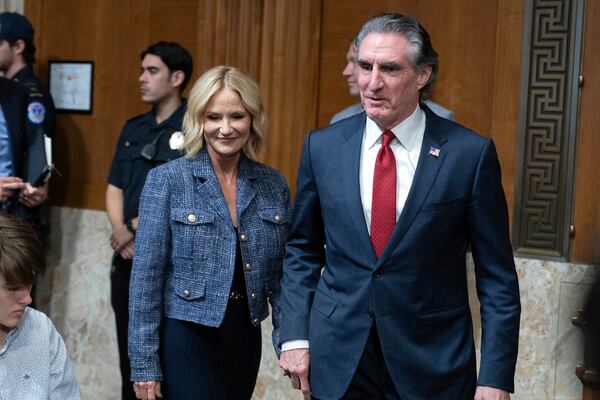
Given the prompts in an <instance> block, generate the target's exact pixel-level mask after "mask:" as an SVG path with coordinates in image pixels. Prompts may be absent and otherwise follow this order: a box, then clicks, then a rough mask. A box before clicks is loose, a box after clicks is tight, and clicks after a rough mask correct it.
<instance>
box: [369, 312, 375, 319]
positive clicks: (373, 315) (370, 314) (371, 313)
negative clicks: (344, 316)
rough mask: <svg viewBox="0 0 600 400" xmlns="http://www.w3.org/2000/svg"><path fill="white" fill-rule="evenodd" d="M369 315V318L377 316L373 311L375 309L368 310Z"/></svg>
mask: <svg viewBox="0 0 600 400" xmlns="http://www.w3.org/2000/svg"><path fill="white" fill-rule="evenodd" d="M367 317H369V319H373V317H375V314H374V313H373V311H370V310H369V311H367Z"/></svg>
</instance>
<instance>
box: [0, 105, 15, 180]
mask: <svg viewBox="0 0 600 400" xmlns="http://www.w3.org/2000/svg"><path fill="white" fill-rule="evenodd" d="M12 175H13V169H12V151H11V148H10V136H9V135H8V125H7V124H6V118H5V117H4V112H3V111H2V105H0V176H12Z"/></svg>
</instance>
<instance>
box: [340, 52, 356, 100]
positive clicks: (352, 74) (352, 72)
mask: <svg viewBox="0 0 600 400" xmlns="http://www.w3.org/2000/svg"><path fill="white" fill-rule="evenodd" d="M355 56H356V52H355V51H354V43H351V44H350V47H349V48H348V52H347V53H346V61H347V63H346V67H345V68H344V70H343V71H342V75H344V76H345V77H346V80H347V81H348V90H349V91H350V96H352V97H357V96H358V95H359V94H360V91H359V90H358V82H357V79H356V60H355Z"/></svg>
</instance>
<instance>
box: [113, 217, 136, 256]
mask: <svg viewBox="0 0 600 400" xmlns="http://www.w3.org/2000/svg"><path fill="white" fill-rule="evenodd" d="M133 239H134V236H133V233H131V232H129V231H128V230H127V227H126V226H125V225H121V226H118V227H117V228H115V229H113V231H112V233H111V235H110V246H111V247H112V248H113V250H114V251H117V252H119V251H121V249H122V248H123V247H125V246H127V245H128V244H129V242H132V241H133ZM130 258H131V257H130Z"/></svg>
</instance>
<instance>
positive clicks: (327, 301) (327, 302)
mask: <svg viewBox="0 0 600 400" xmlns="http://www.w3.org/2000/svg"><path fill="white" fill-rule="evenodd" d="M336 307H337V301H335V300H333V299H332V298H330V297H329V296H327V295H326V294H325V293H323V292H321V291H320V290H317V291H315V298H314V299H313V308H314V309H315V310H317V311H318V312H320V313H321V314H323V315H324V316H326V317H330V316H331V314H333V312H334V311H335V308H336Z"/></svg>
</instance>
